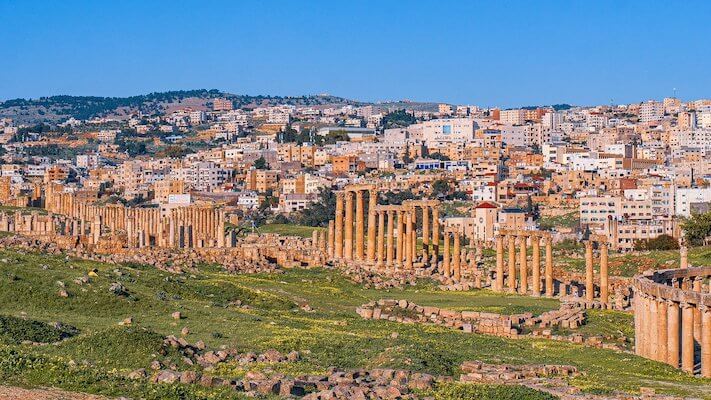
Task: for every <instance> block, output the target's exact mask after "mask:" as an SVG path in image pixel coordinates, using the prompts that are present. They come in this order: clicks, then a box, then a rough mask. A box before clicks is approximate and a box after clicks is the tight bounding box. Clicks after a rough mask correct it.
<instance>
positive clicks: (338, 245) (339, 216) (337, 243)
mask: <svg viewBox="0 0 711 400" xmlns="http://www.w3.org/2000/svg"><path fill="white" fill-rule="evenodd" d="M334 225H335V227H334V228H335V230H334V234H333V255H334V257H335V258H337V259H341V258H343V192H336V217H335V222H334Z"/></svg>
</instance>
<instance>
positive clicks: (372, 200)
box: [366, 189, 378, 262]
mask: <svg viewBox="0 0 711 400" xmlns="http://www.w3.org/2000/svg"><path fill="white" fill-rule="evenodd" d="M368 195H369V197H368V247H367V252H368V254H367V257H366V259H367V260H368V261H369V262H373V261H375V253H376V251H375V249H376V247H375V246H376V237H375V236H376V232H375V231H376V229H377V227H376V226H375V224H376V223H377V222H375V220H376V215H375V207H376V205H377V204H378V192H376V191H375V189H371V190H370V191H369V192H368Z"/></svg>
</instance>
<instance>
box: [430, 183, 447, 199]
mask: <svg viewBox="0 0 711 400" xmlns="http://www.w3.org/2000/svg"><path fill="white" fill-rule="evenodd" d="M450 192H451V187H450V186H449V181H447V180H445V179H437V180H436V181H434V182H433V183H432V196H431V197H432V198H434V199H436V198H444V197H447V196H448V195H449V194H450Z"/></svg>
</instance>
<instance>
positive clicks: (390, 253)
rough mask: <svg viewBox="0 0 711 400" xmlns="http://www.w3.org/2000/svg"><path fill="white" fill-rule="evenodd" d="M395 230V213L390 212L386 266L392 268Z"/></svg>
mask: <svg viewBox="0 0 711 400" xmlns="http://www.w3.org/2000/svg"><path fill="white" fill-rule="evenodd" d="M394 230H395V221H394V213H393V212H392V211H388V240H387V251H386V261H385V264H386V265H387V266H388V267H390V266H392V265H393V253H394V250H395V249H393V245H394V244H393V235H394Z"/></svg>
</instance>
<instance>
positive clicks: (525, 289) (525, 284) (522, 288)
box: [518, 235, 528, 294]
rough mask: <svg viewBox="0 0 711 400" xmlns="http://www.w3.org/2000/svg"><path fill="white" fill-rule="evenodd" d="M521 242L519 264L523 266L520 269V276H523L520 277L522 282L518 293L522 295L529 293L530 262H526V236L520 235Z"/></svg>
mask: <svg viewBox="0 0 711 400" xmlns="http://www.w3.org/2000/svg"><path fill="white" fill-rule="evenodd" d="M518 241H519V263H520V264H521V265H520V266H519V268H520V274H521V276H520V277H519V279H520V282H519V287H518V292H519V293H520V294H526V293H527V292H528V262H527V260H526V247H527V246H526V236H524V235H520V236H519V238H518Z"/></svg>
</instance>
